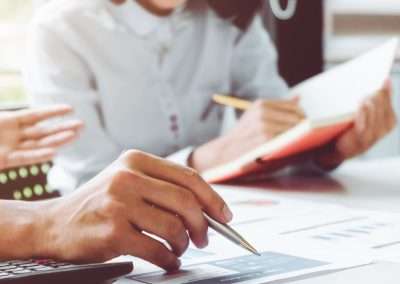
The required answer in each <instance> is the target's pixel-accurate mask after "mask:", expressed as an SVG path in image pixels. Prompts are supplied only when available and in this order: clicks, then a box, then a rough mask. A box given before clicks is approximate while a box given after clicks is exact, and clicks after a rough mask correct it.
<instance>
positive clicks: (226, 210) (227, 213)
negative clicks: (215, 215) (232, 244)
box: [222, 204, 233, 222]
mask: <svg viewBox="0 0 400 284" xmlns="http://www.w3.org/2000/svg"><path fill="white" fill-rule="evenodd" d="M222 213H223V214H224V217H225V221H226V222H230V221H232V219H233V214H232V211H231V210H230V209H229V207H228V205H226V204H225V205H224V208H223V209H222Z"/></svg>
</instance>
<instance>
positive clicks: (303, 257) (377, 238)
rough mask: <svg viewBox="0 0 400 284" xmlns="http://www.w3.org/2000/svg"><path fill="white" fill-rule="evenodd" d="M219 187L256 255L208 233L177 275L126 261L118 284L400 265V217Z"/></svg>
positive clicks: (200, 283)
mask: <svg viewBox="0 0 400 284" xmlns="http://www.w3.org/2000/svg"><path fill="white" fill-rule="evenodd" d="M217 190H218V191H219V192H220V194H221V195H222V196H223V197H224V198H225V200H227V201H228V203H229V204H230V206H231V208H232V210H233V211H234V214H235V219H234V221H233V222H232V224H231V225H232V226H233V227H234V228H235V229H236V230H237V231H239V232H240V233H241V234H242V235H243V236H244V237H245V238H246V239H247V240H249V242H250V243H252V244H254V245H255V247H256V248H257V249H258V250H259V251H260V252H261V257H259V256H254V255H250V254H248V253H247V252H246V251H245V250H243V249H242V248H240V247H238V246H236V245H234V244H232V243H231V242H229V241H227V240H226V239H225V238H223V237H222V236H220V235H218V234H217V233H215V232H213V231H210V245H209V247H208V248H206V249H205V250H199V249H196V248H195V247H190V248H189V250H188V251H187V253H186V254H185V255H184V256H183V258H182V262H183V267H182V270H181V271H180V272H177V273H174V274H166V273H165V272H163V271H162V270H161V269H159V268H157V267H155V266H153V265H150V264H148V263H145V262H144V261H142V260H138V259H135V258H132V257H124V260H127V259H128V260H131V261H134V262H135V271H134V273H133V274H131V275H130V276H128V277H127V278H126V279H125V282H123V283H157V284H170V283H190V284H209V283H269V282H271V281H276V280H283V279H291V278H294V277H298V276H304V275H310V276H312V275H313V274H314V273H321V272H329V271H336V270H340V269H345V268H351V267H357V266H362V265H366V264H370V263H372V262H373V261H374V260H389V261H399V260H400V218H399V217H400V215H397V214H387V213H380V212H374V211H364V210H352V209H348V208H346V207H342V206H337V205H329V204H321V203H313V202H307V201H298V200H292V199H287V198H281V197H278V196H276V195H273V194H269V193H262V192H256V191H251V190H243V191H242V190H238V189H237V188H235V189H234V190H229V187H221V186H220V187H217ZM388 252H391V253H388ZM118 260H121V258H119V259H118Z"/></svg>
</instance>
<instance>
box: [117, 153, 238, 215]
mask: <svg viewBox="0 0 400 284" xmlns="http://www.w3.org/2000/svg"><path fill="white" fill-rule="evenodd" d="M122 159H123V160H124V161H125V162H126V163H127V166H128V167H129V168H130V169H132V170H139V171H141V172H143V173H144V174H146V175H149V176H151V177H153V178H156V179H161V180H163V181H167V182H169V183H173V184H176V185H179V186H181V187H184V188H186V189H188V190H190V191H191V192H192V193H193V194H194V195H195V196H196V198H197V199H198V201H199V202H200V205H201V206H202V207H203V208H204V211H205V212H206V213H208V214H209V215H210V216H211V217H213V218H215V219H216V220H217V221H219V222H221V223H228V222H230V221H231V220H232V218H233V214H232V212H231V210H230V209H229V207H228V205H227V204H226V203H225V201H224V200H223V199H222V198H221V197H220V196H219V195H218V194H217V193H216V192H215V191H214V190H213V189H212V188H211V186H210V185H208V184H207V183H206V182H205V181H204V180H203V179H202V178H201V177H200V175H199V174H198V173H197V172H196V171H195V170H194V169H191V168H188V167H182V166H180V165H177V164H175V163H172V162H170V161H168V160H165V159H161V158H158V157H156V156H152V155H149V154H145V153H142V152H138V151H129V152H126V153H125V154H124V156H123V158H122Z"/></svg>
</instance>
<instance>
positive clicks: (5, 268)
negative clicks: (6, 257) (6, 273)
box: [1, 265, 17, 270]
mask: <svg viewBox="0 0 400 284" xmlns="http://www.w3.org/2000/svg"><path fill="white" fill-rule="evenodd" d="M14 268H17V267H16V266H15V265H8V266H3V267H2V268H1V270H10V269H14Z"/></svg>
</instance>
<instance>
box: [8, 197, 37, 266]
mask: <svg viewBox="0 0 400 284" xmlns="http://www.w3.org/2000/svg"><path fill="white" fill-rule="evenodd" d="M38 210H40V205H39V204H35V203H30V202H20V201H5V200H4V201H0V231H1V234H0V259H2V260H8V259H27V258H32V257H34V256H35V255H36V254H37V251H36V248H37V245H36V243H37V242H38V241H39V240H38V238H39V236H38V235H39V234H38V233H39V232H38V228H39V226H38V224H39V223H40V219H41V217H40V214H39V211H38Z"/></svg>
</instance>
